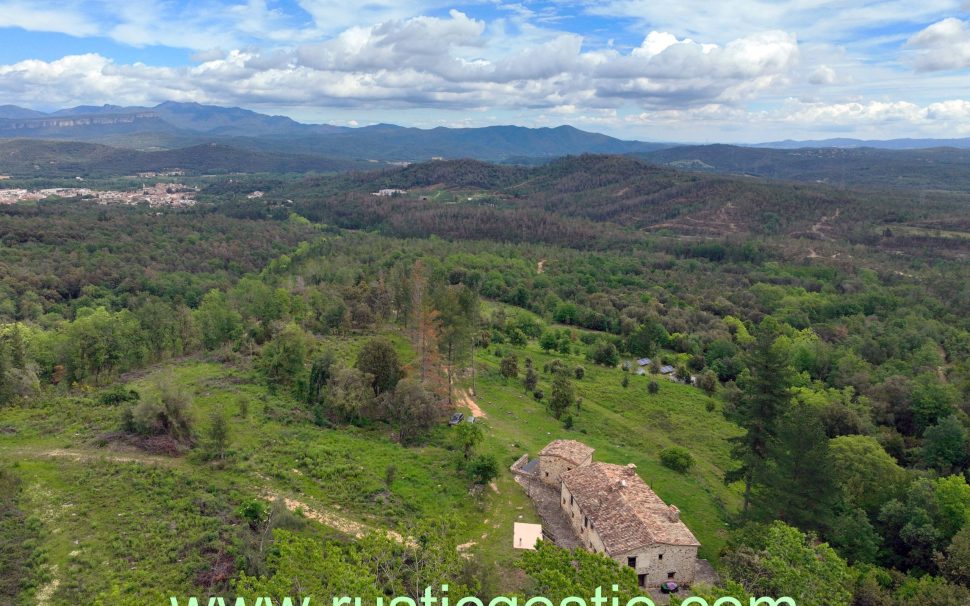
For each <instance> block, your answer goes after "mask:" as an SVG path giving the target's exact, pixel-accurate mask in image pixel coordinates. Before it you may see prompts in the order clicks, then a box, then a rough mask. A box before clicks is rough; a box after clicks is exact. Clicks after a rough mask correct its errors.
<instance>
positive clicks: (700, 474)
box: [476, 344, 740, 559]
mask: <svg viewBox="0 0 970 606" xmlns="http://www.w3.org/2000/svg"><path fill="white" fill-rule="evenodd" d="M501 351H502V352H503V353H508V352H514V353H515V354H516V355H517V356H518V357H519V360H520V363H521V361H523V360H524V359H525V358H526V357H530V358H532V360H533V361H534V362H535V364H536V366H537V367H538V368H539V369H540V370H541V369H542V367H543V366H544V365H545V364H546V363H548V362H551V361H552V360H554V359H561V360H564V361H565V362H566V363H567V365H569V366H570V367H572V366H575V365H582V366H583V367H584V368H585V370H586V374H585V376H584V378H583V379H582V380H580V381H576V382H575V386H576V392H577V395H578V396H579V397H581V398H582V405H581V409H580V410H578V411H576V410H573V411H570V414H572V416H573V418H574V420H575V424H574V426H573V428H572V429H569V430H566V429H564V428H563V426H562V423H561V422H559V421H556V420H555V419H554V418H552V417H551V416H550V415H549V413H548V411H547V410H546V408H545V405H544V404H543V403H542V402H537V401H536V400H535V399H533V397H532V395H531V394H529V393H526V392H525V390H524V389H523V387H522V383H521V380H512V379H505V378H503V377H502V376H501V374H500V373H499V368H498V367H499V360H500V359H499V358H498V357H496V356H494V355H492V354H491V353H489V352H482V353H480V354H479V355H478V356H477V358H476V359H477V363H478V364H479V365H480V366H479V369H478V370H479V375H478V377H477V379H476V388H477V389H476V394H477V398H476V401H477V403H478V405H479V406H480V407H481V408H482V411H483V412H485V414H486V415H488V426H489V435H490V437H492V438H493V439H494V440H495V441H496V442H497V443H498V444H500V445H502V446H504V447H505V449H506V450H507V451H508V452H509V453H511V456H512V457H513V458H517V457H518V456H519V455H521V454H523V453H526V452H528V453H530V454H531V455H532V456H535V455H536V454H537V453H538V452H539V450H541V449H542V448H543V447H544V446H545V445H546V444H548V443H549V442H551V441H552V440H554V439H558V438H569V439H574V440H580V441H582V442H585V443H587V444H589V445H590V446H592V447H594V448H596V454H595V455H594V459H595V460H599V461H604V462H608V463H617V464H627V463H634V464H636V465H637V472H638V473H639V474H640V476H641V477H642V478H643V479H644V480H645V481H646V482H647V483H648V484H649V485H650V486H651V487H652V488H653V489H654V490H655V491H656V492H657V494H658V495H660V497H661V498H663V499H664V500H666V501H667V502H668V503H673V504H675V505H677V507H679V508H680V509H681V511H682V512H683V518H684V521H685V522H686V523H687V525H688V526H689V527H690V528H691V530H692V531H693V532H694V533H695V534H696V535H697V537H698V539H699V540H700V541H701V543H702V548H701V556H702V557H706V558H711V559H716V557H717V554H718V552H719V551H720V549H721V547H723V546H724V542H725V540H726V536H727V535H726V532H725V520H726V519H727V517H728V515H729V514H730V513H731V512H735V511H737V507H738V505H739V502H740V500H739V496H738V494H737V492H736V491H734V490H732V489H731V488H730V487H727V486H725V485H724V482H723V476H724V472H725V471H726V469H727V468H728V467H730V466H731V463H730V461H729V453H728V443H727V438H729V437H731V436H735V435H738V433H739V430H738V429H737V428H736V427H734V426H732V425H731V424H730V423H728V422H726V421H725V420H724V417H723V416H722V415H721V412H720V404H719V403H715V401H714V400H712V399H711V398H709V397H707V396H705V395H704V393H703V392H702V391H700V390H699V389H696V388H694V387H689V386H686V385H683V384H679V383H675V382H673V381H669V380H667V379H666V378H663V377H658V376H654V375H645V376H636V375H632V374H631V375H629V385H628V386H627V387H626V388H624V387H623V386H622V384H621V381H622V378H623V375H624V372H623V371H621V370H620V369H618V368H617V369H610V368H604V367H602V366H596V365H594V364H590V363H588V362H587V361H586V360H584V359H583V357H582V356H576V355H568V356H564V355H561V354H557V355H546V354H544V353H543V352H542V350H541V349H539V347H538V346H536V345H534V344H533V345H531V346H529V347H527V348H516V347H509V346H501ZM540 376H541V378H540V381H539V389H542V390H544V391H545V393H546V394H547V397H548V394H549V393H550V380H551V376H550V375H549V374H544V373H541V372H540ZM653 380H656V381H657V382H658V383H660V391H659V392H658V393H656V394H650V393H648V391H647V385H648V383H649V382H650V381H653ZM709 405H710V406H711V407H712V409H711V410H708V406H709ZM674 445H679V446H684V447H686V448H688V449H690V451H691V452H692V453H693V455H694V457H695V458H696V459H697V465H696V466H695V468H694V469H693V470H692V471H691V472H690V473H688V474H686V475H682V474H679V473H677V472H674V471H671V470H670V469H667V468H666V467H664V466H663V465H661V464H660V459H659V455H660V451H661V450H662V449H664V448H667V447H669V446H674Z"/></svg>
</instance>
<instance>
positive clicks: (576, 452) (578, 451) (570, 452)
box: [539, 440, 595, 465]
mask: <svg viewBox="0 0 970 606" xmlns="http://www.w3.org/2000/svg"><path fill="white" fill-rule="evenodd" d="M594 450H595V449H594V448H590V447H589V446H587V445H585V444H583V443H582V442H577V441H576V440H555V441H553V442H550V443H549V444H548V445H547V446H546V447H545V448H543V449H542V450H540V451H539V456H543V455H549V456H554V457H560V458H563V459H566V460H567V461H571V462H573V463H575V464H576V465H579V464H580V463H582V462H583V461H585V460H586V459H588V458H589V457H591V456H593V451H594Z"/></svg>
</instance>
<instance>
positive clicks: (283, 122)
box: [0, 102, 664, 161]
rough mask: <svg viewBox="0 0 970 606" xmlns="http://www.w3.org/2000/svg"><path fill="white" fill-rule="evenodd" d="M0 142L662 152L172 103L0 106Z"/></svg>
mask: <svg viewBox="0 0 970 606" xmlns="http://www.w3.org/2000/svg"><path fill="white" fill-rule="evenodd" d="M0 138H31V139H58V140H71V141H87V142H98V143H105V144H110V145H114V146H119V147H129V148H135V149H143V150H148V149H175V148H182V147H187V146H192V145H197V144H202V143H221V144H225V145H230V146H232V147H237V148H244V149H250V150H258V151H269V152H285V153H298V154H311V155H316V156H324V157H335V158H342V159H356V160H382V161H420V160H428V159H431V158H434V157H439V156H440V157H448V158H456V157H463V158H464V157H472V158H478V159H483V160H502V159H505V158H508V157H511V156H521V157H558V156H562V155H565V154H580V153H605V154H624V153H634V152H644V151H651V150H654V149H659V148H661V147H664V145H662V144H656V143H644V142H640V141H622V140H620V139H616V138H614V137H609V136H607V135H602V134H598V133H590V132H585V131H581V130H579V129H576V128H573V127H571V126H560V127H557V128H535V129H533V128H525V127H520V126H490V127H485V128H457V129H452V128H443V127H439V128H433V129H418V128H405V127H401V126H395V125H391V124H378V125H374V126H366V127H362V128H348V127H341V126H333V125H328V124H302V123H299V122H296V121H294V120H291V119H290V118H287V117H284V116H267V115H264V114H259V113H257V112H253V111H250V110H246V109H240V108H236V107H231V108H227V107H217V106H211V105H200V104H198V103H175V102H165V103H161V104H159V105H156V106H155V107H119V106H116V105H105V106H101V107H94V106H79V107H73V108H69V109H62V110H59V111H55V112H51V113H43V112H38V111H34V110H30V109H24V108H22V107H16V106H12V105H5V106H0Z"/></svg>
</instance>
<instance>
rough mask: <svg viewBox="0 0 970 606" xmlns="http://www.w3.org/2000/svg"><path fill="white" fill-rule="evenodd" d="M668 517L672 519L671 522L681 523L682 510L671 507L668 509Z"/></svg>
mask: <svg viewBox="0 0 970 606" xmlns="http://www.w3.org/2000/svg"><path fill="white" fill-rule="evenodd" d="M667 517H669V518H670V521H671V522H679V521H680V510H679V509H677V507H676V506H675V505H671V506H670V507H669V508H668V509H667Z"/></svg>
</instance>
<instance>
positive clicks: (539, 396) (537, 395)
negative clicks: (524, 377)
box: [532, 389, 546, 400]
mask: <svg viewBox="0 0 970 606" xmlns="http://www.w3.org/2000/svg"><path fill="white" fill-rule="evenodd" d="M545 395H546V394H544V393H542V390H541V389H537V390H535V391H534V392H532V397H533V398H535V399H536V400H541V399H542V398H543V396H545Z"/></svg>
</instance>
